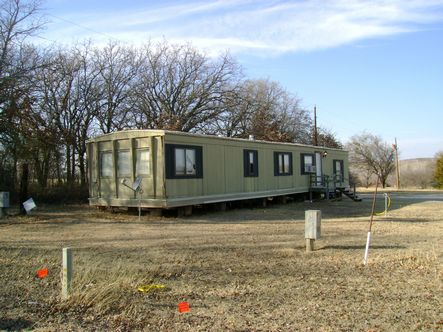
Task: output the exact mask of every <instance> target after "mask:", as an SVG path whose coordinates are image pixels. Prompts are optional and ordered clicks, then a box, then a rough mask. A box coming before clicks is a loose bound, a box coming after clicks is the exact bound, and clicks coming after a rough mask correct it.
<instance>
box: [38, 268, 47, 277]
mask: <svg viewBox="0 0 443 332" xmlns="http://www.w3.org/2000/svg"><path fill="white" fill-rule="evenodd" d="M47 276H48V269H41V270H38V271H37V278H40V279H43V278H45V277H47Z"/></svg>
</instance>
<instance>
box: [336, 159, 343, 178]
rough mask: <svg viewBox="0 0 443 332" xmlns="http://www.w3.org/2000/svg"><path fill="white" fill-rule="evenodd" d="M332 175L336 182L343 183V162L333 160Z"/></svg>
mask: <svg viewBox="0 0 443 332" xmlns="http://www.w3.org/2000/svg"><path fill="white" fill-rule="evenodd" d="M333 167H334V175H335V179H336V180H337V181H343V180H344V177H345V170H344V168H343V160H338V159H334V166H333Z"/></svg>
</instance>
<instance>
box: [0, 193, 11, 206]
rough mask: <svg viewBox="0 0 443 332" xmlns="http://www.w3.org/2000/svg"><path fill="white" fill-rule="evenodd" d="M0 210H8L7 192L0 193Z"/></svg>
mask: <svg viewBox="0 0 443 332" xmlns="http://www.w3.org/2000/svg"><path fill="white" fill-rule="evenodd" d="M0 208H9V192H7V191H0Z"/></svg>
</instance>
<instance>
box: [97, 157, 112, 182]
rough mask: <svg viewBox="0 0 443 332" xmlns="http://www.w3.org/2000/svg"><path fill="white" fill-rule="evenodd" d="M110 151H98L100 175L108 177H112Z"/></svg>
mask: <svg viewBox="0 0 443 332" xmlns="http://www.w3.org/2000/svg"><path fill="white" fill-rule="evenodd" d="M112 165H113V162H112V152H111V151H105V152H101V153H100V177H102V178H110V177H112V169H113V168H112Z"/></svg>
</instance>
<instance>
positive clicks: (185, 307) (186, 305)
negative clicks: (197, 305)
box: [178, 302, 189, 312]
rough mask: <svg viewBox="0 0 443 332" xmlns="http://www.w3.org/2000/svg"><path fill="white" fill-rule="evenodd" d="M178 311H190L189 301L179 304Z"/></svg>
mask: <svg viewBox="0 0 443 332" xmlns="http://www.w3.org/2000/svg"><path fill="white" fill-rule="evenodd" d="M178 312H189V303H188V302H180V303H179V304H178Z"/></svg>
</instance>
